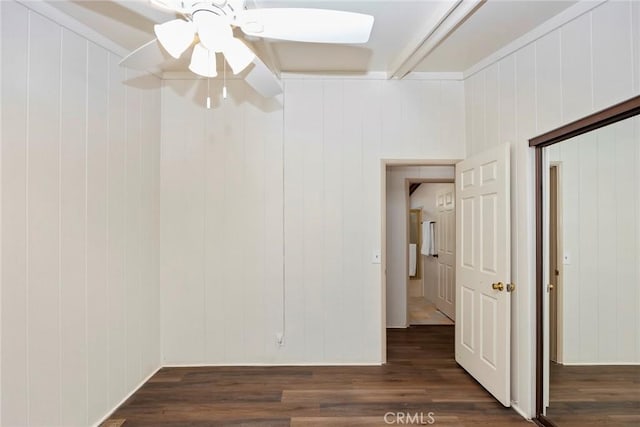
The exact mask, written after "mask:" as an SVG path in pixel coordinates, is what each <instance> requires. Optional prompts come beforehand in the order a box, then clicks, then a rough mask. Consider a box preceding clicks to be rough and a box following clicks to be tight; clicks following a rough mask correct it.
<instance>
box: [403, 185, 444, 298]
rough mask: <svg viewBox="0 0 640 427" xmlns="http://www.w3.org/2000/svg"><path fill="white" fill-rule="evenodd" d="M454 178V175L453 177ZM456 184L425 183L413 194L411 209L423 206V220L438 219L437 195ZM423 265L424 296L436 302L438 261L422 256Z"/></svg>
mask: <svg viewBox="0 0 640 427" xmlns="http://www.w3.org/2000/svg"><path fill="white" fill-rule="evenodd" d="M452 178H453V177H452ZM453 187H454V184H437V183H424V184H422V185H421V186H420V187H418V188H417V190H416V191H414V192H413V194H412V195H411V199H410V203H411V209H417V208H422V220H423V221H436V218H437V217H438V210H437V208H436V196H437V194H438V193H439V192H441V191H445V190H453ZM420 258H421V260H422V263H423V264H422V265H423V269H422V271H423V276H422V284H423V286H424V296H425V298H426V299H428V300H429V301H431V302H433V303H435V301H436V298H437V292H438V262H437V260H436V258H434V257H431V256H425V255H421V256H420Z"/></svg>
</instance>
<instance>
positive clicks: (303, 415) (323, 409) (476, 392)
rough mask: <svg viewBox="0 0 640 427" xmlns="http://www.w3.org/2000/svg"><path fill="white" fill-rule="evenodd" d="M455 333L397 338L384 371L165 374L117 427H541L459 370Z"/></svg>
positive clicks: (427, 330) (403, 333) (129, 405)
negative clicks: (423, 426)
mask: <svg viewBox="0 0 640 427" xmlns="http://www.w3.org/2000/svg"><path fill="white" fill-rule="evenodd" d="M453 334H454V327H453V326H441V325H438V326H414V327H411V328H409V329H394V330H389V331H388V335H387V337H388V338H387V341H388V346H387V348H388V363H387V364H386V365H384V366H361V367H287V366H281V367H221V368H206V367H204V368H165V369H162V370H160V371H159V372H158V373H157V374H156V375H155V376H153V377H152V378H151V379H150V380H149V381H148V382H147V383H146V384H145V385H144V386H143V387H142V388H141V389H140V390H139V391H138V392H136V393H135V394H134V395H133V396H132V397H131V398H130V399H129V400H127V401H126V402H125V403H124V404H123V405H122V406H121V407H120V408H119V409H118V410H117V411H116V412H115V413H114V414H112V416H111V417H110V418H109V420H107V422H122V421H124V424H123V426H124V427H129V426H223V425H224V426H231V425H243V426H315V425H318V426H385V425H390V424H387V423H385V414H387V422H395V424H396V425H398V424H405V425H407V424H420V423H421V422H422V423H424V424H429V423H431V424H433V425H436V426H437V425H450V426H489V425H490V426H492V427H499V426H518V425H532V424H531V423H528V422H527V421H526V420H524V419H523V418H521V417H520V416H519V415H518V414H517V413H516V412H515V411H513V410H511V409H509V408H504V407H503V406H502V405H501V404H500V403H498V402H497V401H495V400H494V399H493V398H492V397H491V396H490V395H489V394H488V393H487V392H486V391H485V390H484V389H483V388H482V387H481V386H480V385H479V384H478V383H477V382H476V381H475V380H474V379H473V378H472V377H471V376H469V375H468V374H467V373H466V372H465V371H464V370H463V369H462V368H460V367H459V366H458V365H457V364H456V362H455V361H454V352H453ZM389 413H393V414H389ZM396 414H401V416H405V414H408V416H409V417H410V419H409V420H407V418H406V416H405V418H404V419H402V420H400V419H398V418H396V416H397V415H396ZM400 421H402V423H401V422H400ZM407 421H410V422H407ZM105 425H106V423H105Z"/></svg>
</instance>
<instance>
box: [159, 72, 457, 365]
mask: <svg viewBox="0 0 640 427" xmlns="http://www.w3.org/2000/svg"><path fill="white" fill-rule="evenodd" d="M284 84H285V90H284V95H283V96H284V98H283V99H284V102H285V107H284V110H283V109H282V106H281V105H280V104H278V103H277V101H274V100H272V101H269V102H266V101H264V100H261V99H260V98H259V97H257V95H255V94H253V92H252V90H251V89H250V88H248V87H247V86H246V84H245V83H244V82H242V81H229V82H227V85H228V86H229V94H230V98H229V99H227V100H222V99H220V92H221V87H220V85H219V83H217V82H214V81H212V82H211V90H210V92H211V94H212V96H213V97H214V100H215V102H214V103H215V104H216V105H215V108H212V109H211V110H206V109H204V108H203V106H204V102H205V98H206V84H205V83H200V84H198V83H195V84H194V82H193V81H178V80H173V81H168V80H166V81H165V82H164V87H163V99H162V105H163V112H162V165H161V176H162V185H161V186H162V192H161V194H162V197H161V201H162V202H161V203H162V208H161V218H162V227H161V230H162V232H161V235H162V245H161V254H162V262H161V281H162V298H163V302H162V319H163V325H162V331H163V357H164V363H166V364H178V365H184V364H247V363H252V364H262V363H283V364H284V363H300V364H326V363H337V364H338V363H379V362H380V361H381V354H380V349H381V342H380V339H381V326H382V317H381V313H382V305H381V304H382V301H381V277H380V265H379V264H373V263H372V256H373V251H374V250H375V249H380V248H381V242H380V234H381V227H382V224H381V204H380V203H381V192H382V188H381V184H382V177H381V159H382V158H423V159H437V158H449V159H451V158H462V157H463V156H464V126H463V125H462V124H463V121H464V106H463V103H464V94H463V84H462V82H461V81H429V80H407V81H400V82H397V81H387V80H372V79H371V80H367V79H317V78H310V79H304V78H301V79H294V78H287V79H285V80H284ZM283 162H284V163H283ZM283 173H284V182H283ZM283 236H284V240H283ZM403 256H404V253H403ZM283 267H284V268H283ZM283 278H284V283H285V286H286V292H285V295H284V306H283V289H282V286H283ZM283 310H284V319H285V321H286V325H285V327H284V328H283V325H282V322H283ZM283 331H284V333H285V336H284V345H283V346H279V345H278V344H277V342H276V334H278V333H280V332H283Z"/></svg>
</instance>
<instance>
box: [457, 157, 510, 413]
mask: <svg viewBox="0 0 640 427" xmlns="http://www.w3.org/2000/svg"><path fill="white" fill-rule="evenodd" d="M509 186H510V176H509V146H508V145H502V146H499V147H495V148H492V149H490V150H487V151H485V152H483V153H480V154H478V155H475V156H473V157H471V158H469V159H467V160H464V161H462V162H460V163H458V164H457V165H456V192H455V193H456V322H455V324H456V325H455V340H456V343H455V353H456V361H457V362H458V363H459V364H460V365H461V366H462V367H463V368H464V369H465V370H467V371H468V372H469V373H470V374H471V375H472V376H473V377H474V378H475V379H476V380H478V382H479V383H480V384H482V385H483V386H484V388H486V389H487V390H488V391H489V392H490V393H491V394H493V396H494V397H495V398H496V399H498V400H499V401H500V402H501V403H502V404H503V405H504V406H510V405H511V399H510V373H511V366H510V362H511V360H510V357H509V355H510V347H511V342H510V330H511V298H510V297H511V295H510V293H509V292H508V289H509V290H510V289H511V285H510V280H511V268H510V267H511V236H510V210H511V206H510V197H509V196H510V193H509V191H510V190H509Z"/></svg>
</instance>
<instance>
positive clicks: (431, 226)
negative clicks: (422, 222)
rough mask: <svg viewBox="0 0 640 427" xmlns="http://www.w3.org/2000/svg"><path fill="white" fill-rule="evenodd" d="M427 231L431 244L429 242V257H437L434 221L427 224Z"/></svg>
mask: <svg viewBox="0 0 640 427" xmlns="http://www.w3.org/2000/svg"><path fill="white" fill-rule="evenodd" d="M429 231H430V234H431V242H429V243H430V244H429V255H437V254H438V250H437V249H436V223H435V221H431V222H430V223H429Z"/></svg>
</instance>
